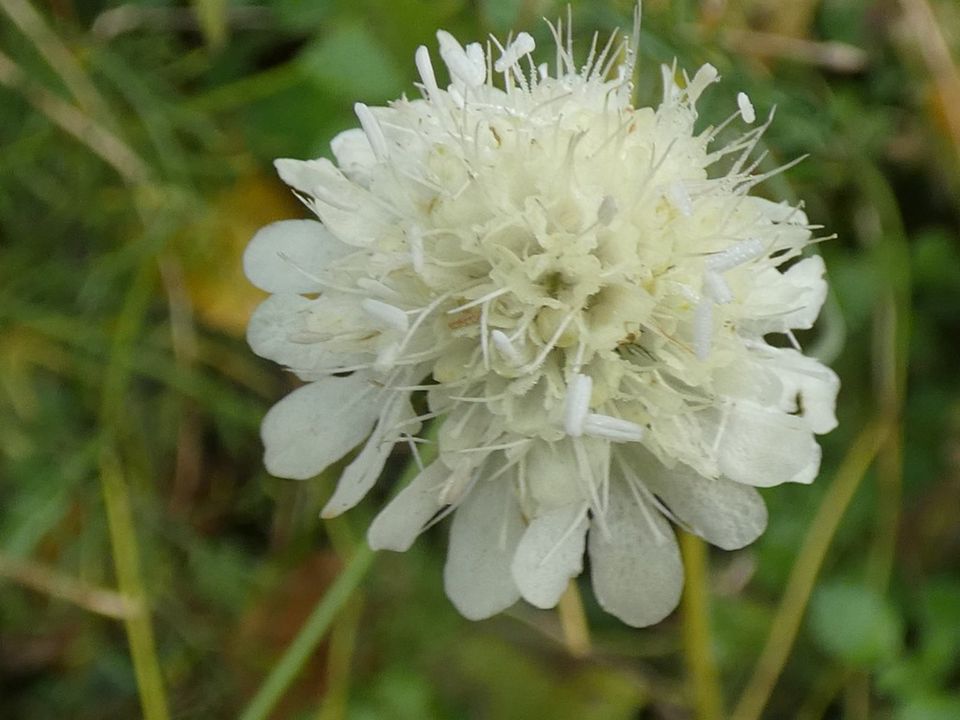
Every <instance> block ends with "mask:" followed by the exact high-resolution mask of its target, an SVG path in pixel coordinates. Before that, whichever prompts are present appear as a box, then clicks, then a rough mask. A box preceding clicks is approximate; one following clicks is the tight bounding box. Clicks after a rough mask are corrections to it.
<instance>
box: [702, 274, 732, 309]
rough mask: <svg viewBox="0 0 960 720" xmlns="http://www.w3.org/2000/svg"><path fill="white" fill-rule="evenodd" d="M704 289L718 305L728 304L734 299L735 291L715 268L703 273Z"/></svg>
mask: <svg viewBox="0 0 960 720" xmlns="http://www.w3.org/2000/svg"><path fill="white" fill-rule="evenodd" d="M703 291H704V293H705V294H706V295H707V296H708V297H709V298H710V299H711V300H713V301H714V302H715V303H717V304H718V305H726V304H727V303H728V302H730V301H731V300H733V291H732V290H731V289H730V286H729V285H728V284H727V281H726V280H724V279H723V275H721V274H720V273H718V272H714V271H713V270H707V271H706V272H705V273H704V274H703Z"/></svg>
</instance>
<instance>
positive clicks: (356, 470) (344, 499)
mask: <svg viewBox="0 0 960 720" xmlns="http://www.w3.org/2000/svg"><path fill="white" fill-rule="evenodd" d="M414 415H415V413H414V411H413V407H412V406H411V405H410V395H409V394H406V395H399V394H398V395H394V396H393V398H391V399H390V400H389V401H388V403H387V406H386V407H385V408H384V409H383V412H382V413H381V414H380V420H379V422H378V423H377V426H376V428H374V430H373V433H371V435H370V439H369V440H367V443H366V445H364V446H363V449H362V450H361V451H360V453H359V454H358V455H357V457H356V459H354V461H353V462H352V463H350V464H349V465H347V467H346V469H345V470H344V471H343V475H341V476H340V481H339V482H338V483H337V489H336V490H335V491H334V493H333V496H332V497H331V498H330V500H329V501H327V504H326V506H325V507H324V508H323V512H322V513H321V516H322V517H325V518H330V517H336V516H337V515H339V514H340V513H342V512H344V511H346V510H349V509H350V508H352V507H353V506H354V505H356V504H357V503H358V502H360V500H362V499H363V496H364V495H366V494H367V492H368V491H369V490H370V488H372V487H373V485H374V483H376V481H377V478H378V477H379V476H380V471H381V470H383V465H384V463H386V461H387V458H388V457H389V456H390V453H391V452H392V450H393V445H394V443H395V442H396V440H397V437H398V432H399V431H398V430H397V424H398V423H401V422H404V421H407V420H410V419H412V418H413V417H414ZM402 429H403V431H404V432H407V433H410V434H414V433H416V432H417V431H418V430H419V429H420V423H419V422H415V423H413V422H411V423H406V424H404V426H403V428H402Z"/></svg>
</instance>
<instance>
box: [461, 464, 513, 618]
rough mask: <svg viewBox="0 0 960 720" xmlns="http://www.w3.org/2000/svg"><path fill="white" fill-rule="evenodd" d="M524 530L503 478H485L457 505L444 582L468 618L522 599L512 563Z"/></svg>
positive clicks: (497, 610)
mask: <svg viewBox="0 0 960 720" xmlns="http://www.w3.org/2000/svg"><path fill="white" fill-rule="evenodd" d="M522 534H523V518H522V516H521V515H520V507H519V505H517V501H516V498H515V497H514V495H513V488H512V487H511V484H510V483H508V482H505V481H504V479H503V478H499V479H498V480H494V481H492V482H485V481H483V480H481V481H480V482H478V483H477V485H476V486H475V487H474V488H473V490H472V491H471V492H470V494H469V495H467V497H466V499H465V500H464V501H463V504H462V505H461V506H460V507H459V508H457V512H456V514H454V516H453V524H452V525H451V527H450V546H449V548H448V550H447V564H446V565H445V566H444V569H443V585H444V588H446V591H447V596H448V597H449V598H450V600H451V601H452V602H453V604H454V605H455V606H456V608H457V610H459V611H460V613H461V614H462V615H463V616H464V617H466V618H469V619H470V620H481V619H483V618H487V617H490V616H491V615H495V614H496V613H498V612H500V611H502V610H506V609H507V608H508V607H510V606H511V605H513V603H515V602H516V601H517V600H518V599H519V597H520V591H519V590H518V589H517V586H516V583H514V581H513V575H512V574H511V572H510V563H511V560H512V558H513V556H514V553H515V552H516V548H517V543H518V542H519V541H520V537H521V535H522Z"/></svg>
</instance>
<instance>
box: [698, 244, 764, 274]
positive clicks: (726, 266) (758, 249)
mask: <svg viewBox="0 0 960 720" xmlns="http://www.w3.org/2000/svg"><path fill="white" fill-rule="evenodd" d="M763 251H764V247H763V243H762V242H760V241H759V240H757V239H756V238H750V239H749V240H742V241H740V242H738V243H735V244H734V245H731V246H730V247H728V248H727V249H726V250H723V251H721V252H719V253H717V254H716V255H711V256H710V257H709V258H707V268H708V269H709V270H713V271H714V272H718V273H721V272H725V271H727V270H732V269H733V268H735V267H737V265H743V264H744V263H748V262H750V261H751V260H755V259H756V258H758V257H760V256H761V255H763Z"/></svg>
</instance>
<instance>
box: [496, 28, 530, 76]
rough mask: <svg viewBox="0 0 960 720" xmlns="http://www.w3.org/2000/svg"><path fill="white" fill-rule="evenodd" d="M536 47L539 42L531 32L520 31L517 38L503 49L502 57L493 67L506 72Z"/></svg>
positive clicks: (500, 71)
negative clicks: (535, 40)
mask: <svg viewBox="0 0 960 720" xmlns="http://www.w3.org/2000/svg"><path fill="white" fill-rule="evenodd" d="M536 47H537V43H536V42H534V40H533V37H531V35H530V33H525V32H522V33H520V34H519V35H517V39H516V40H514V41H513V42H512V43H510V44H509V45H507V47H506V48H505V49H504V51H503V55H501V56H500V59H499V60H497V62H496V63H494V65H493V69H494V70H496V71H497V72H499V73H502V72H506V71H507V70H509V69H510V68H511V67H513V66H514V65H516V64H517V61H518V60H519V59H520V58H522V57H524V56H525V55H529V54H530V53H532V52H533V51H534V49H536Z"/></svg>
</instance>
